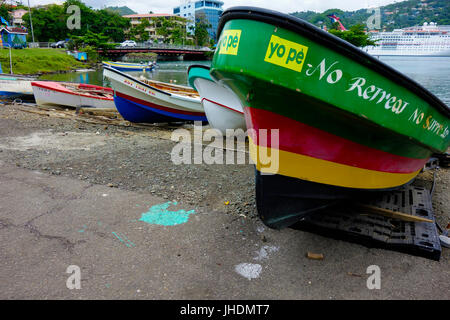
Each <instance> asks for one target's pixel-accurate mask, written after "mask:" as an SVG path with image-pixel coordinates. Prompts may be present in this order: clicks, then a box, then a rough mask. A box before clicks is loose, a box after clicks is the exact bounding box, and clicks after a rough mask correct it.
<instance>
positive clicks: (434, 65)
mask: <svg viewBox="0 0 450 320" xmlns="http://www.w3.org/2000/svg"><path fill="white" fill-rule="evenodd" d="M379 59H380V60H381V61H383V62H384V63H386V64H388V65H390V66H391V67H393V68H395V69H397V70H399V71H400V72H402V73H404V74H405V75H407V76H408V77H410V78H411V79H413V80H415V81H416V82H418V83H419V84H421V85H422V86H423V87H425V88H426V89H428V90H430V91H431V92H432V93H433V94H435V95H436V96H437V97H438V98H440V99H441V100H442V101H443V102H444V103H446V104H447V105H450V57H412V56H403V57H399V56H380V57H379ZM192 64H203V65H208V66H210V65H211V62H210V61H163V62H158V68H156V69H155V70H153V71H151V72H146V73H139V72H130V74H132V75H134V76H140V75H141V74H144V75H145V76H146V77H148V78H149V79H153V80H157V81H162V82H168V83H169V82H173V83H176V84H180V85H187V84H188V83H187V69H188V67H189V66H190V65H192ZM40 79H43V80H44V79H45V80H55V81H66V82H78V83H88V84H95V85H103V86H109V84H108V82H107V81H105V80H104V79H103V70H102V69H99V70H95V71H89V72H72V73H64V74H50V75H44V76H41V78H40Z"/></svg>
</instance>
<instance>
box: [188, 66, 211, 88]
mask: <svg viewBox="0 0 450 320" xmlns="http://www.w3.org/2000/svg"><path fill="white" fill-rule="evenodd" d="M192 68H200V69H205V70H207V71H210V70H211V67H208V66H205V65H202V64H193V65H190V66H189V68H188V70H187V74H188V82H189V85H190V86H191V87H193V88H194V89H195V90H197V88H196V87H195V85H194V81H195V79H194V80H193V81H192V83H191V81H190V78H191V77H190V76H189V73H190V72H191V69H192ZM210 77H211V76H210ZM195 78H198V77H195ZM205 80H210V81H211V80H212V78H211V79H205ZM213 81H214V80H213ZM197 91H198V90H197Z"/></svg>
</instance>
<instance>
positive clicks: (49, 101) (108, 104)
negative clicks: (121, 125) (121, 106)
mask: <svg viewBox="0 0 450 320" xmlns="http://www.w3.org/2000/svg"><path fill="white" fill-rule="evenodd" d="M73 85H74V86H81V87H82V88H85V89H86V90H89V89H102V90H108V89H107V88H102V87H97V86H91V85H84V84H73ZM32 87H33V92H34V97H35V99H36V103H37V104H38V105H40V106H49V107H51V106H65V107H72V108H76V107H88V108H98V109H115V104H114V100H113V98H112V97H111V98H100V97H92V96H90V95H85V94H80V93H79V92H76V91H71V90H68V89H67V88H65V87H64V86H63V85H62V84H60V83H57V82H43V81H42V82H39V81H35V82H33V83H32ZM109 90H110V89H109ZM111 94H112V91H111Z"/></svg>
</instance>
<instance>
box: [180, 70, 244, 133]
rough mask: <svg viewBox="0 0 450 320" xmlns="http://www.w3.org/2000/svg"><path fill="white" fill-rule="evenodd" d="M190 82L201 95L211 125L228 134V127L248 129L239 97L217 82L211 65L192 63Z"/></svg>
mask: <svg viewBox="0 0 450 320" xmlns="http://www.w3.org/2000/svg"><path fill="white" fill-rule="evenodd" d="M188 77H189V84H190V85H191V86H192V87H193V88H194V89H196V90H197V91H198V93H199V94H200V96H201V99H202V104H203V107H204V108H205V113H206V117H207V118H208V122H209V124H210V126H211V127H213V128H216V129H219V130H220V131H221V132H222V134H224V135H225V134H226V132H227V129H230V130H236V129H242V130H244V131H245V130H246V128H247V127H246V125H245V118H244V109H243V107H242V104H241V102H240V100H239V99H238V97H236V95H235V94H234V93H233V92H232V91H231V90H230V89H228V88H226V87H224V86H221V85H220V84H219V83H217V82H215V81H214V80H213V79H212V78H211V76H210V75H209V67H207V66H203V65H192V66H190V67H189V69H188Z"/></svg>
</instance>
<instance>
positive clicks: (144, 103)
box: [116, 91, 205, 116]
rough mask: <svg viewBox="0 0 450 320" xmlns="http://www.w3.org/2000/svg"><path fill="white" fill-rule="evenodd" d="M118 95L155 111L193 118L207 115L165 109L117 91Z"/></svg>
mask: <svg viewBox="0 0 450 320" xmlns="http://www.w3.org/2000/svg"><path fill="white" fill-rule="evenodd" d="M116 95H117V96H119V97H121V98H124V99H127V100H130V101H133V102H136V103H139V104H142V105H144V106H148V107H150V108H154V109H158V110H162V111H166V112H171V113H179V114H186V115H191V116H204V115H205V114H204V113H202V112H189V111H183V110H179V109H173V108H168V107H163V106H160V105H158V104H154V103H152V102H148V101H145V100H141V99H138V98H135V97H132V96H129V95H126V94H124V93H120V92H118V91H116Z"/></svg>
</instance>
